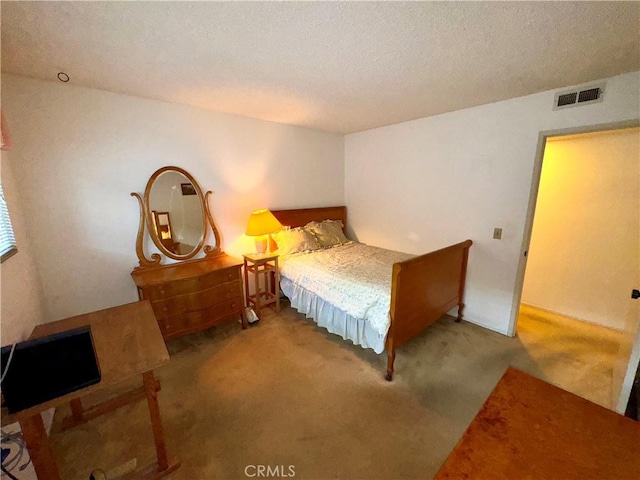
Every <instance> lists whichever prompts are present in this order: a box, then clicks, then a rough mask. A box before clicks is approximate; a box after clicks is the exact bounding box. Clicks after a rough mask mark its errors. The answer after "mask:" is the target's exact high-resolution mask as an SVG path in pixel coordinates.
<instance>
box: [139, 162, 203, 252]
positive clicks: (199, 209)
mask: <svg viewBox="0 0 640 480" xmlns="http://www.w3.org/2000/svg"><path fill="white" fill-rule="evenodd" d="M145 204H146V208H147V211H146V217H147V228H148V230H149V233H150V235H151V239H152V240H153V243H154V244H155V245H156V247H158V249H159V250H160V251H161V252H162V253H164V254H165V255H166V256H168V257H170V258H173V259H175V260H185V259H188V258H191V257H193V256H194V255H195V254H196V253H198V252H199V251H200V248H201V247H202V244H203V243H204V237H205V232H206V224H205V212H204V198H203V195H202V191H201V190H200V187H199V185H198V184H197V182H196V181H195V179H194V178H193V177H192V176H191V175H189V173H187V172H186V171H185V170H182V169H181V168H178V167H164V168H161V169H160V170H158V171H157V172H156V173H154V174H153V175H152V176H151V178H150V179H149V182H148V183H147V188H146V189H145Z"/></svg>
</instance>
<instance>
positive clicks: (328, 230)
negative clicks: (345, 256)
mask: <svg viewBox="0 0 640 480" xmlns="http://www.w3.org/2000/svg"><path fill="white" fill-rule="evenodd" d="M342 227H343V225H342V222H341V221H340V220H323V221H322V222H309V223H307V224H306V225H305V227H304V228H305V229H306V230H308V231H309V232H311V233H312V234H313V236H314V237H315V238H316V240H317V241H318V244H319V245H320V247H322V248H327V247H333V246H334V245H343V244H345V243H349V239H348V238H347V237H345V236H344V232H343V231H342Z"/></svg>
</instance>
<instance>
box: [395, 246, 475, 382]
mask: <svg viewBox="0 0 640 480" xmlns="http://www.w3.org/2000/svg"><path fill="white" fill-rule="evenodd" d="M472 244H473V242H472V241H471V240H466V241H464V242H461V243H458V244H456V245H451V246H449V247H445V248H442V249H440V250H436V251H435V252H431V253H427V254H424V255H420V256H418V257H414V258H411V259H409V260H405V261H404V262H399V263H396V264H394V265H393V273H392V280H391V306H390V311H389V316H390V319H391V325H390V326H389V332H388V333H387V340H386V347H387V350H388V359H387V380H391V379H392V378H393V362H394V359H395V348H397V347H399V346H401V345H402V344H403V343H405V342H407V341H409V340H411V339H412V338H414V337H415V336H416V335H418V334H419V333H420V332H422V330H424V329H425V328H426V327H428V326H429V325H431V324H432V323H434V322H435V321H436V320H438V319H439V318H440V317H442V316H443V315H444V314H445V313H447V312H448V311H449V310H451V309H452V308H455V307H456V306H458V316H459V317H460V318H462V309H463V308H464V303H463V298H464V287H465V277H466V271H467V258H468V254H469V248H470V247H471V245H472Z"/></svg>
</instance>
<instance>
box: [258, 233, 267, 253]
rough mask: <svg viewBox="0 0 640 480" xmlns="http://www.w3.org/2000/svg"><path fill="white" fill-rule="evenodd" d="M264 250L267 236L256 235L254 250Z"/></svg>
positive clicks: (262, 251) (265, 249) (259, 251)
mask: <svg viewBox="0 0 640 480" xmlns="http://www.w3.org/2000/svg"><path fill="white" fill-rule="evenodd" d="M266 251H267V236H266V235H260V236H259V237H256V252H257V253H264V252H266Z"/></svg>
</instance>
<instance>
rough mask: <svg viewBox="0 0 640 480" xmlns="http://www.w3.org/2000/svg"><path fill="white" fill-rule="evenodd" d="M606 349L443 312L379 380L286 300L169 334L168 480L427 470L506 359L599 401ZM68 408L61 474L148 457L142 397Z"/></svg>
mask: <svg viewBox="0 0 640 480" xmlns="http://www.w3.org/2000/svg"><path fill="white" fill-rule="evenodd" d="M614 343H615V340H612V339H611V338H608V337H606V338H603V337H602V336H601V335H600V336H598V335H597V336H596V337H595V338H594V336H593V335H591V334H587V333H584V332H574V331H567V330H566V329H565V330H564V332H563V331H562V329H559V328H557V326H556V325H554V324H553V323H551V324H550V323H549V322H548V321H546V320H544V319H539V318H538V319H536V318H525V317H523V318H521V320H520V325H519V336H518V337H517V338H508V337H505V336H503V335H499V334H497V333H493V332H490V331H488V330H485V329H483V328H480V327H477V326H475V325H472V324H469V323H464V322H463V323H461V324H456V323H454V322H453V319H452V318H450V317H445V318H443V319H441V320H440V321H439V322H438V323H437V324H435V325H434V326H432V327H431V328H429V329H427V330H426V331H425V332H424V333H423V334H422V335H421V336H420V337H419V338H417V339H415V340H413V341H411V342H409V344H407V345H405V346H403V347H402V348H400V349H399V351H398V356H397V359H396V374H395V377H394V381H393V382H392V383H389V382H386V381H385V380H384V379H383V371H384V368H385V358H386V357H385V356H383V355H381V356H378V355H376V354H375V353H373V352H372V351H370V350H363V349H361V348H359V347H354V346H353V345H351V344H348V343H347V342H345V341H343V340H342V339H340V338H339V337H336V336H334V335H331V334H329V333H327V332H325V331H324V330H322V329H319V328H317V327H315V324H314V323H313V322H312V321H310V320H306V319H304V318H303V316H302V315H299V314H297V313H296V312H295V311H294V310H292V309H291V308H290V307H285V308H283V311H282V312H281V313H280V314H279V315H275V314H272V315H269V316H265V318H263V319H262V320H261V321H260V322H259V324H257V325H255V326H252V327H250V328H249V329H248V330H246V331H242V330H240V328H239V326H237V325H235V324H229V325H225V326H221V327H218V328H213V329H211V330H209V331H207V332H204V333H201V334H197V335H193V336H189V337H185V338H182V339H177V340H174V341H172V342H170V344H169V350H170V352H171V353H172V360H171V363H170V364H169V365H167V366H165V367H163V368H162V369H159V370H158V371H157V375H158V377H159V378H160V379H161V381H162V391H161V392H160V393H159V398H160V407H161V413H162V417H163V422H164V427H165V433H166V436H167V439H168V445H169V449H170V453H174V454H177V455H178V456H179V458H180V460H181V462H182V466H181V467H180V468H179V469H178V470H177V471H176V472H175V473H173V474H172V475H171V476H170V477H169V478H171V479H175V480H177V479H189V480H193V479H213V478H215V479H222V478H229V479H231V478H248V477H247V476H246V475H245V467H247V466H250V465H270V466H272V467H275V466H277V465H282V466H284V468H285V472H290V470H288V467H289V466H293V467H294V471H295V478H301V479H331V478H341V479H400V478H407V479H427V478H431V477H432V476H433V475H434V474H435V472H436V471H437V470H438V468H439V467H440V465H441V464H442V462H443V461H444V460H445V458H446V456H447V455H448V453H449V451H450V450H451V449H452V448H453V446H454V445H455V443H456V442H457V440H458V438H459V437H460V436H461V435H462V433H463V432H464V430H465V429H466V427H467V425H468V424H469V422H470V421H471V419H472V418H473V417H474V415H475V414H476V412H477V411H478V409H479V408H480V406H481V405H482V403H483V402H484V400H485V399H486V397H487V396H488V395H489V393H490V392H491V390H492V389H493V387H494V386H495V384H496V382H497V381H498V380H499V378H500V377H501V375H502V374H503V373H504V371H505V369H506V368H507V366H508V365H514V366H516V367H518V368H520V369H522V370H525V371H527V372H529V373H531V374H533V375H535V376H537V377H539V378H542V379H545V380H547V381H550V382H551V383H554V384H557V385H559V386H561V387H564V388H566V389H568V390H570V391H573V392H574V393H577V394H580V395H582V396H585V397H586V398H590V399H591V400H594V401H596V402H602V403H606V402H608V401H609V399H610V397H611V391H610V390H611V386H610V383H611V369H612V368H613V367H612V365H613V363H614V362H615V356H616V352H617V348H616V347H615V346H614ZM607 382H609V383H607ZM123 387H124V386H123ZM605 400H606V401H605ZM607 406H608V404H607ZM68 413H69V412H68V411H67V410H66V409H62V410H59V411H58V412H57V413H56V420H55V422H54V429H53V432H52V441H53V446H54V452H55V454H56V456H57V459H58V462H59V465H60V470H61V472H62V473H63V478H64V479H76V478H77V479H88V478H89V473H90V472H91V471H92V470H93V469H94V468H97V467H100V468H102V469H104V470H109V469H111V468H114V467H116V466H118V465H120V464H123V463H124V462H127V461H129V460H131V459H132V458H137V461H138V464H139V465H141V464H143V463H146V462H150V461H152V460H153V458H154V449H153V439H152V435H151V428H150V425H149V414H148V410H147V407H146V403H145V402H139V403H137V404H135V405H130V406H127V407H124V408H122V409H120V410H119V411H117V412H114V413H112V414H109V415H106V416H103V417H101V418H99V419H96V420H94V421H92V422H89V423H88V424H86V425H84V426H81V427H78V428H75V429H73V430H70V431H67V432H61V430H60V424H61V419H62V417H63V416H65V415H67V414H68ZM252 472H255V470H249V473H252Z"/></svg>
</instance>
